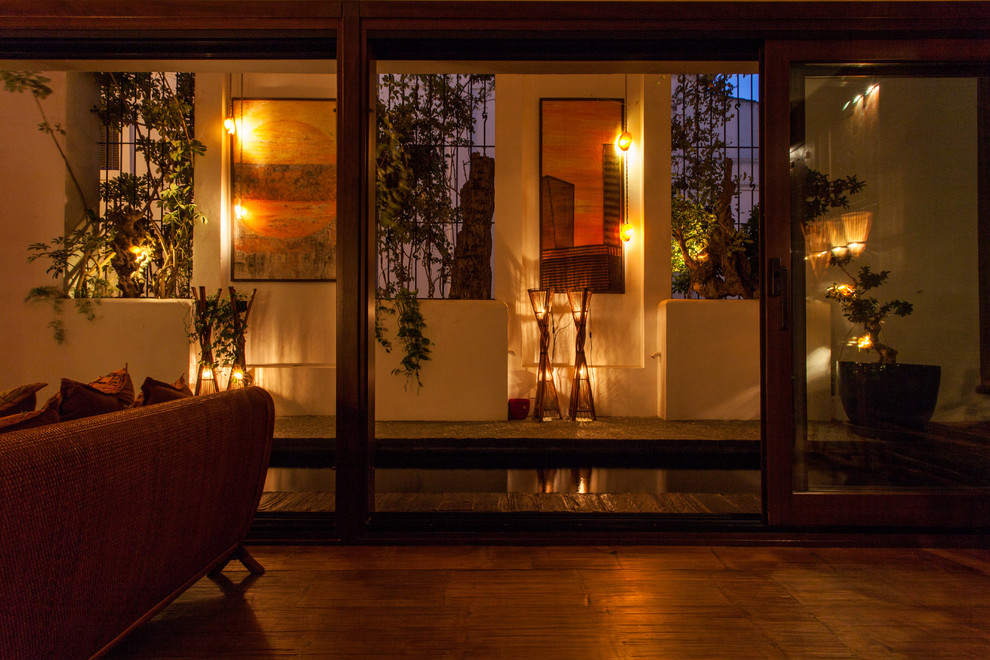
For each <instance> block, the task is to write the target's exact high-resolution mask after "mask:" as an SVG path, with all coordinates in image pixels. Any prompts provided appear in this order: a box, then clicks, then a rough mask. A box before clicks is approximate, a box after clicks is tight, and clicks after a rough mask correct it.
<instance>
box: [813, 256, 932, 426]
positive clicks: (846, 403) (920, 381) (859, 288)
mask: <svg viewBox="0 0 990 660" xmlns="http://www.w3.org/2000/svg"><path fill="white" fill-rule="evenodd" d="M852 258H853V257H852V253H851V252H848V251H846V252H843V251H840V252H839V254H836V253H833V254H832V255H831V257H830V259H829V263H830V265H831V266H834V267H836V268H838V269H839V270H840V271H841V272H842V273H843V274H844V275H845V276H846V281H845V282H843V283H833V284H832V285H831V286H829V287H828V289H827V290H826V292H825V297H826V298H829V299H831V300H835V301H836V302H838V303H839V306H840V307H841V309H842V314H843V316H845V317H846V319H848V320H849V322H851V323H852V324H853V325H854V327H858V328H860V329H861V330H862V334H860V335H859V336H858V337H855V338H854V339H853V340H852V343H853V344H854V345H855V346H856V347H857V348H858V349H859V350H861V351H867V352H869V353H873V354H875V355H876V356H877V360H876V361H875V362H852V361H842V360H840V361H839V397H840V399H841V400H842V407H843V409H844V410H845V412H846V415H847V416H848V417H849V421H850V422H852V423H853V424H855V425H858V426H864V427H867V428H885V427H908V428H922V427H924V425H925V424H926V423H927V422H928V420H929V419H931V416H932V413H933V412H934V411H935V404H936V402H937V400H938V391H939V382H940V380H941V368H940V367H939V366H937V365H927V364H902V363H899V362H897V350H896V349H894V348H893V347H892V346H890V345H889V344H888V343H887V342H886V338H885V337H882V336H881V333H882V331H883V325H884V323H885V322H886V320H887V319H888V318H890V317H891V316H900V317H906V316H909V315H910V314H911V313H912V312H913V311H914V306H913V305H912V304H911V303H910V302H908V301H906V300H902V299H899V298H895V299H893V300H887V301H885V302H881V301H880V300H878V299H877V298H876V297H874V296H873V292H874V291H875V290H876V289H878V288H880V287H881V286H883V284H884V283H885V282H886V281H887V278H888V277H889V275H890V271H889V270H881V271H876V272H875V271H873V270H872V269H871V268H870V267H869V266H861V267H860V268H859V271H857V272H856V273H855V275H854V274H852V273H850V272H849V270H848V268H847V267H848V265H849V264H850V262H851V261H852Z"/></svg>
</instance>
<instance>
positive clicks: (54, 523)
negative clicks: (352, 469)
mask: <svg viewBox="0 0 990 660" xmlns="http://www.w3.org/2000/svg"><path fill="white" fill-rule="evenodd" d="M273 428H274V405H273V403H272V399H271V396H269V395H268V393H267V392H265V391H264V390H262V389H260V388H257V387H251V388H246V389H240V390H233V391H230V392H223V393H220V394H214V395H209V396H202V397H193V398H188V399H181V400H178V401H172V402H168V403H162V404H158V405H153V406H146V407H140V408H134V409H129V410H124V411H121V412H117V413H110V414H106V415H100V416H97V417H89V418H85V419H80V420H75V421H70V422H64V423H61V424H55V425H51V426H45V427H41V428H36V429H28V430H24V431H17V432H13V433H8V434H6V435H2V436H0V585H2V586H0V657H3V658H18V657H34V658H41V657H59V658H66V657H89V656H90V655H92V654H93V653H96V652H97V651H99V650H100V649H102V648H103V647H104V646H105V645H107V644H108V643H110V642H112V641H113V640H114V639H116V638H117V637H119V636H120V635H121V634H123V633H124V632H125V631H126V630H127V629H128V628H129V627H131V626H132V625H133V624H134V623H135V622H137V621H139V620H141V618H142V617H143V616H144V615H145V614H146V613H148V612H149V610H151V609H152V608H154V607H155V605H156V604H158V603H161V602H165V601H167V600H168V599H170V598H171V597H174V596H175V595H177V594H178V593H180V592H181V591H182V590H183V589H185V588H186V587H188V586H189V585H190V584H191V583H192V581H195V580H196V579H198V578H199V577H200V576H201V575H202V574H203V572H204V571H205V569H206V568H207V567H208V566H210V565H212V564H214V563H216V561H217V560H218V559H219V558H221V557H223V556H224V555H225V554H227V553H229V552H230V551H231V549H232V548H235V547H237V546H238V545H239V544H240V543H241V542H242V541H243V540H244V538H245V536H246V535H247V531H248V527H249V526H250V524H251V519H252V517H253V515H254V512H255V511H256V510H257V507H258V502H259V500H260V498H261V493H262V489H263V487H264V480H265V473H266V471H267V466H268V458H269V453H270V451H271V442H272V433H273Z"/></svg>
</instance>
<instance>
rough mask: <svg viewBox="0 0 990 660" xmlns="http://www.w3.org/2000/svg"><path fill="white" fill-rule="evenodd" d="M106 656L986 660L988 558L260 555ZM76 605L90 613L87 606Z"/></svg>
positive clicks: (786, 553)
mask: <svg viewBox="0 0 990 660" xmlns="http://www.w3.org/2000/svg"><path fill="white" fill-rule="evenodd" d="M252 552H253V553H254V555H255V557H256V558H257V559H258V560H260V561H261V563H262V564H264V565H265V566H266V568H267V569H268V572H267V573H266V574H265V575H264V576H261V577H259V578H257V579H251V578H250V577H248V574H247V573H246V572H245V571H243V570H242V569H241V568H240V567H239V566H237V567H234V566H233V565H231V567H228V569H227V570H226V571H225V573H224V574H223V575H224V578H222V579H221V580H222V581H221V582H220V583H219V584H218V583H214V582H213V581H211V580H209V579H203V580H202V581H200V582H199V583H197V584H196V585H194V586H193V587H192V588H191V589H190V590H189V591H187V592H186V593H185V594H183V595H182V596H181V597H180V598H179V599H178V600H177V601H176V602H174V603H173V604H172V605H170V606H169V607H168V608H167V609H165V610H164V611H163V612H161V613H160V614H159V615H158V616H157V617H156V618H155V619H153V620H152V621H150V622H148V623H147V624H146V625H144V626H142V627H141V628H139V629H138V630H136V631H135V632H134V633H133V634H132V635H131V636H130V637H128V638H127V639H125V640H124V642H123V643H122V645H120V646H118V647H117V648H116V649H114V650H113V651H112V652H111V653H110V655H109V657H110V658H117V659H122V658H145V659H152V658H309V659H314V660H315V659H318V658H319V659H333V658H429V659H430V660H436V659H444V658H472V659H473V658H482V659H485V658H512V659H515V658H518V659H521V660H531V659H533V658H540V659H550V660H555V659H565V658H566V659H570V658H595V659H598V658H603V659H607V658H676V659H681V658H731V659H733V660H738V659H742V658H926V659H927V658H985V657H988V654H990V550H926V549H849V548H845V549H840V548H799V547H789V548H731V547H635V546H630V547H509V546H506V547H488V546H473V547H318V546H308V547H254V548H252ZM80 606H85V605H84V604H80Z"/></svg>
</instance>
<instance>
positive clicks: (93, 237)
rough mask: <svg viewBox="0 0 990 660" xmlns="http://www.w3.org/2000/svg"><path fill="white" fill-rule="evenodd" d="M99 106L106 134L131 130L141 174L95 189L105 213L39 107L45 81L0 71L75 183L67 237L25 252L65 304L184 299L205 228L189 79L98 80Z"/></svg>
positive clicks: (112, 76)
mask: <svg viewBox="0 0 990 660" xmlns="http://www.w3.org/2000/svg"><path fill="white" fill-rule="evenodd" d="M94 76H95V77H96V82H97V84H98V85H99V88H100V96H99V98H100V100H99V104H98V105H97V107H96V108H94V112H95V113H96V114H97V115H98V116H99V118H100V120H101V122H102V124H103V126H104V128H105V129H106V130H108V131H109V132H110V133H116V132H120V131H121V130H122V129H123V128H124V127H128V128H132V129H133V130H134V132H135V135H136V138H135V144H134V150H135V156H136V158H137V159H138V160H139V161H140V162H141V163H142V166H143V167H142V170H141V171H142V172H143V173H140V174H138V173H126V172H125V173H121V174H119V175H117V176H116V177H113V178H111V179H109V180H107V181H103V182H101V184H100V202H101V203H102V207H103V209H104V211H103V213H102V214H101V213H100V212H98V207H94V206H93V203H92V200H89V199H87V197H86V194H85V193H84V191H83V187H82V186H81V185H80V183H79V178H78V177H77V174H76V173H75V172H74V171H73V168H72V166H71V163H70V161H69V159H68V157H67V156H66V153H65V150H64V149H63V147H62V145H61V144H60V142H59V137H60V136H63V135H64V134H65V131H64V129H63V128H62V127H61V126H59V125H57V124H52V123H51V122H49V121H48V118H47V114H46V113H45V110H44V105H43V104H42V101H43V100H44V99H45V98H47V97H48V96H49V95H50V94H51V93H52V89H51V88H50V87H49V86H48V83H49V82H50V81H49V79H48V78H46V77H44V76H42V75H41V74H37V73H31V72H11V71H6V72H0V77H2V78H3V80H4V85H5V88H6V89H7V90H8V91H11V92H27V93H30V94H31V95H32V96H33V97H34V99H35V102H36V105H37V107H38V110H39V112H40V114H41V117H42V120H43V121H42V123H41V124H40V126H39V129H40V130H41V131H42V132H44V133H46V134H48V135H50V136H51V137H52V140H53V142H54V143H55V146H56V148H57V149H58V152H59V155H60V156H61V157H62V160H63V162H64V163H65V166H66V170H67V172H68V174H69V177H70V179H71V180H72V182H73V184H74V189H75V190H76V192H77V194H78V195H79V199H80V202H81V205H82V208H83V209H84V210H83V217H82V218H80V219H79V220H78V221H77V222H76V223H75V225H74V228H73V229H72V230H70V231H68V232H67V233H66V234H64V235H61V236H57V237H56V238H53V239H52V240H50V241H48V242H46V243H35V244H32V245H30V246H29V250H30V251H31V253H32V254H31V256H30V257H29V260H30V261H34V260H36V259H47V260H48V262H49V264H48V269H47V270H48V272H49V273H50V274H51V275H52V276H53V277H54V278H55V279H58V280H60V283H61V287H60V291H59V292H58V294H59V295H60V296H62V297H72V298H87V297H103V296H109V295H112V294H113V293H114V292H116V293H117V294H118V295H120V296H122V297H125V298H134V297H141V296H150V297H158V298H169V297H188V295H189V278H190V276H191V273H192V232H193V225H194V224H195V221H197V220H201V221H205V217H204V216H203V215H202V214H201V213H200V212H199V211H198V209H197V207H196V205H195V203H194V201H193V167H194V161H195V157H196V156H199V155H202V154H204V153H205V146H204V145H203V144H202V142H200V141H198V140H196V139H195V137H194V133H193V125H194V121H193V108H194V87H195V82H194V75H193V74H191V73H178V74H174V76H173V75H171V74H165V73H97V74H94Z"/></svg>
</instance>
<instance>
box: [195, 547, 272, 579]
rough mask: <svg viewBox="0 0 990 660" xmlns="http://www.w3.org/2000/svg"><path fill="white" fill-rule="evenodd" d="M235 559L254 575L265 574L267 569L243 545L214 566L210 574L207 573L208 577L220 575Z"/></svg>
mask: <svg viewBox="0 0 990 660" xmlns="http://www.w3.org/2000/svg"><path fill="white" fill-rule="evenodd" d="M233 559H236V560H237V561H239V562H241V563H242V564H243V565H244V568H246V569H248V571H250V572H251V574H252V575H264V574H265V567H264V566H262V565H261V564H260V563H258V560H257V559H255V558H254V557H252V556H251V553H250V552H248V551H247V548H245V547H244V546H243V545H242V546H240V547H238V548H237V550H234V551H233V552H232V553H230V556H229V557H227V558H226V559H224V560H223V561H222V562H220V563H219V564H217V565H216V566H214V567H213V569H212V570H210V572H209V573H207V575H208V576H209V577H216V576H218V575H220V572H221V571H222V570H223V569H224V568H226V567H227V564H229V563H230V562H231V560H233Z"/></svg>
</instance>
